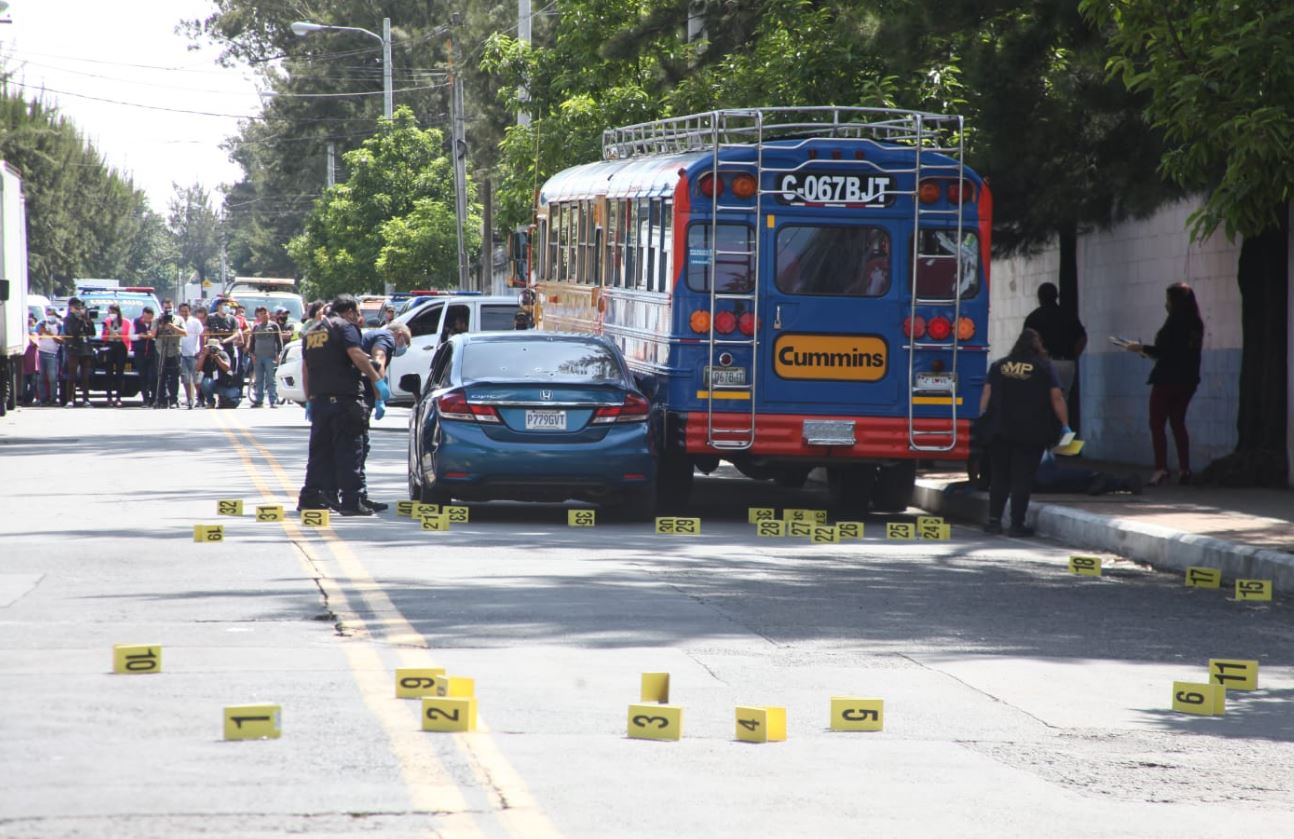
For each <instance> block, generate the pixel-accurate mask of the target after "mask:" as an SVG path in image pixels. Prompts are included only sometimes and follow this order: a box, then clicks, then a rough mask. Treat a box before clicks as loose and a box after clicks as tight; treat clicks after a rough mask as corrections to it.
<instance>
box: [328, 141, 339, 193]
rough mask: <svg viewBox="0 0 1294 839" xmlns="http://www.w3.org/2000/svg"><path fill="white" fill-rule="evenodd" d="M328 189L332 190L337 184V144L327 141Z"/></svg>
mask: <svg viewBox="0 0 1294 839" xmlns="http://www.w3.org/2000/svg"><path fill="white" fill-rule="evenodd" d="M327 183H328V188H329V189H332V187H333V186H335V185H336V184H337V144H336V143H334V142H333V141H332V140H329V141H328V175H327Z"/></svg>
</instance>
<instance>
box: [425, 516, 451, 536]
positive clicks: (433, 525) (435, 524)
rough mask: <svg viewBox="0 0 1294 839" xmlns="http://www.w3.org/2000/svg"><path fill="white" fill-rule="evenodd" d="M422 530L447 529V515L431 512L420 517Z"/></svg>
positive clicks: (440, 530)
mask: <svg viewBox="0 0 1294 839" xmlns="http://www.w3.org/2000/svg"><path fill="white" fill-rule="evenodd" d="M420 521H421V522H422V529H423V530H435V531H438V532H444V531H446V530H449V516H447V515H445V514H444V513H439V514H437V513H431V514H428V515H425V516H422V517H421V518H420Z"/></svg>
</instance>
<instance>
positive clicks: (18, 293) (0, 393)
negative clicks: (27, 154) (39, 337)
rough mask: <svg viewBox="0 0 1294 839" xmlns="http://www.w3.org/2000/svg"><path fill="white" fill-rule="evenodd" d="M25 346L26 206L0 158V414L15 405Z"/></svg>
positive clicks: (15, 175) (11, 173) (15, 174)
mask: <svg viewBox="0 0 1294 839" xmlns="http://www.w3.org/2000/svg"><path fill="white" fill-rule="evenodd" d="M26 349H27V206H26V203H25V201H24V200H23V196H22V178H20V177H19V176H18V171H17V170H16V169H14V168H13V167H12V166H10V165H9V164H8V163H5V162H4V161H0V352H3V353H4V355H3V362H4V363H3V365H0V416H4V414H5V412H6V411H10V410H13V409H14V408H15V407H17V403H18V393H19V392H20V388H21V384H22V356H23V353H24V352H25V351H26Z"/></svg>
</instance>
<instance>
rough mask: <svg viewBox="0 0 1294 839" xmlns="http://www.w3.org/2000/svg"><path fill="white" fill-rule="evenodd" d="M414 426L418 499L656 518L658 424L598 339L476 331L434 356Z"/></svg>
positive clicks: (417, 384)
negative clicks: (590, 506)
mask: <svg viewBox="0 0 1294 839" xmlns="http://www.w3.org/2000/svg"><path fill="white" fill-rule="evenodd" d="M402 378H403V379H408V380H409V381H403V380H402V381H401V387H403V388H404V389H406V390H409V391H411V392H414V393H420V394H421V397H420V398H419V400H418V404H417V406H416V407H415V409H414V411H413V414H412V416H411V418H410V421H409V496H410V497H411V498H414V499H417V500H421V501H424V502H427V503H433V504H443V503H447V502H449V501H450V500H451V499H454V498H456V499H461V500H465V501H487V500H503V499H508V500H519V501H565V500H567V499H578V500H582V501H593V502H597V503H600V504H607V505H612V506H614V507H616V508H617V510H618V511H619V512H621V513H623V514H624V515H625V516H626V517H629V518H633V519H637V520H643V519H650V518H651V517H652V516H653V515H654V513H655V507H656V446H655V443H654V439H655V435H654V434H653V426H654V425H655V416H654V412H653V410H652V406H651V404H650V402H649V401H648V400H647V398H646V397H645V396H643V395H642V393H640V392H639V391H638V389H637V388H636V387H634V384H633V378H632V376H631V375H630V373H629V369H628V367H627V365H626V364H625V360H624V357H623V356H622V355H621V354H620V351H619V349H617V348H616V346H615V345H614V344H613V343H611V342H610V341H608V340H606V339H605V338H603V337H601V336H597V335H562V334H554V333H545V332H529V331H524V332H476V333H469V334H462V335H456V336H454V337H453V338H451V339H450V340H449V341H447V342H445V343H444V344H443V345H442V346H441V347H440V348H439V349H438V350H437V351H436V353H435V355H433V356H432V360H431V369H430V371H429V374H428V381H426V382H422V381H413V380H414V379H418V378H419V377H418V376H416V375H412V374H411V375H406V376H404V377H402Z"/></svg>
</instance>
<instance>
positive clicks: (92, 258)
mask: <svg viewBox="0 0 1294 839" xmlns="http://www.w3.org/2000/svg"><path fill="white" fill-rule="evenodd" d="M0 89H2V85H0ZM0 158H3V159H4V160H6V161H8V162H9V163H10V164H11V165H13V166H14V167H15V168H16V169H17V170H18V172H19V173H20V175H21V176H22V179H23V193H24V195H25V197H26V201H27V220H28V223H27V253H28V257H27V261H28V274H29V276H30V280H31V284H32V288H33V290H35V291H37V292H44V293H51V294H52V293H58V292H66V291H70V290H71V287H72V283H73V282H74V281H75V280H76V279H77V278H79V277H115V278H120V279H123V280H134V281H146V282H149V283H158V282H161V281H162V280H163V279H169V278H170V277H172V276H173V274H174V268H173V265H172V263H171V256H172V252H171V249H170V247H169V242H168V241H167V238H168V236H167V233H166V231H165V228H164V226H163V225H162V224H161V220H160V219H159V218H158V217H157V215H156V214H155V213H153V212H152V211H151V210H150V209H149V207H148V199H147V198H146V196H145V195H144V193H143V192H141V191H139V190H137V189H135V187H134V185H133V184H132V183H131V181H130V180H129V179H128V178H126V177H124V176H123V175H121V174H120V173H119V172H117V171H115V170H113V169H112V168H110V167H109V166H108V165H107V164H105V163H104V161H103V158H102V157H101V156H100V155H99V153H98V152H97V151H96V150H95V149H94V147H93V146H92V145H90V143H89V141H87V140H86V139H85V137H84V136H82V135H81V133H80V132H79V131H78V130H77V129H76V127H75V126H74V125H73V124H72V123H71V122H70V121H68V120H67V119H66V118H65V117H64V116H62V115H61V114H60V113H59V112H58V111H57V110H56V109H54V108H51V107H49V106H48V105H46V104H45V103H43V102H41V101H40V100H32V101H28V100H26V99H24V98H23V97H21V96H18V95H11V94H9V93H8V92H7V91H3V92H0Z"/></svg>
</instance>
